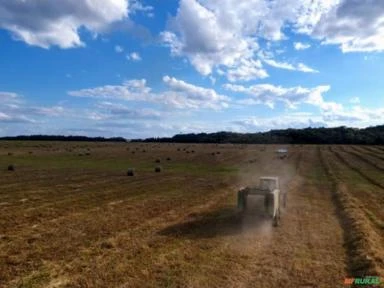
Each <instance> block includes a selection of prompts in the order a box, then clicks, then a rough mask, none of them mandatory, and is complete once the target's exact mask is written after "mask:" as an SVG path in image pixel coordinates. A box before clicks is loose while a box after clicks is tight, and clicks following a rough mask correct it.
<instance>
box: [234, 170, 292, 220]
mask: <svg viewBox="0 0 384 288" xmlns="http://www.w3.org/2000/svg"><path fill="white" fill-rule="evenodd" d="M254 195H256V196H263V197H264V209H265V214H266V215H267V216H268V217H269V218H271V219H272V224H273V226H278V225H279V223H280V210H281V209H280V204H281V203H282V204H283V207H285V206H286V202H287V195H286V193H281V190H280V184H279V178H278V177H260V183H259V186H257V187H246V188H243V189H240V190H239V191H238V192H237V207H238V208H239V209H240V210H241V211H245V210H246V209H247V198H248V196H254Z"/></svg>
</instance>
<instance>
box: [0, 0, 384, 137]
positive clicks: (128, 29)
mask: <svg viewBox="0 0 384 288" xmlns="http://www.w3.org/2000/svg"><path fill="white" fill-rule="evenodd" d="M0 47H1V54H0V135H1V136H4V135H19V134H64V135H70V134H72V135H79V134H82V135H89V136H107V137H110V136H123V137H126V138H137V137H151V136H172V135H174V134H176V133H180V132H181V133H187V132H213V131H223V130H225V131H237V132H255V131H266V130H269V129H280V128H289V127H292V128H303V127H309V126H310V127H319V126H324V127H333V126H340V125H346V126H353V127H367V126H371V125H378V124H384V80H383V75H384V55H383V53H382V52H383V51H384V1H382V0H302V1H296V0H247V1H245V0H244V1H241V0H240V1H239V0H180V1H178V0H60V1H52V0H13V1H9V0H0Z"/></svg>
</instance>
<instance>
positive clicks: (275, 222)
mask: <svg viewBox="0 0 384 288" xmlns="http://www.w3.org/2000/svg"><path fill="white" fill-rule="evenodd" d="M272 225H273V227H277V226H279V225H280V209H278V210H277V213H276V215H275V217H273V220H272Z"/></svg>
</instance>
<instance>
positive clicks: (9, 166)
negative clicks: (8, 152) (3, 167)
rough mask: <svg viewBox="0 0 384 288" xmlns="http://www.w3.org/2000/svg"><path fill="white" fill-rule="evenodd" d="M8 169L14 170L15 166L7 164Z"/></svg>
mask: <svg viewBox="0 0 384 288" xmlns="http://www.w3.org/2000/svg"><path fill="white" fill-rule="evenodd" d="M7 170H8V171H15V166H13V165H8V169H7Z"/></svg>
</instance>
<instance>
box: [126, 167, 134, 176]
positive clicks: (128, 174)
mask: <svg viewBox="0 0 384 288" xmlns="http://www.w3.org/2000/svg"><path fill="white" fill-rule="evenodd" d="M127 176H135V169H133V168H129V169H128V171H127Z"/></svg>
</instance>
